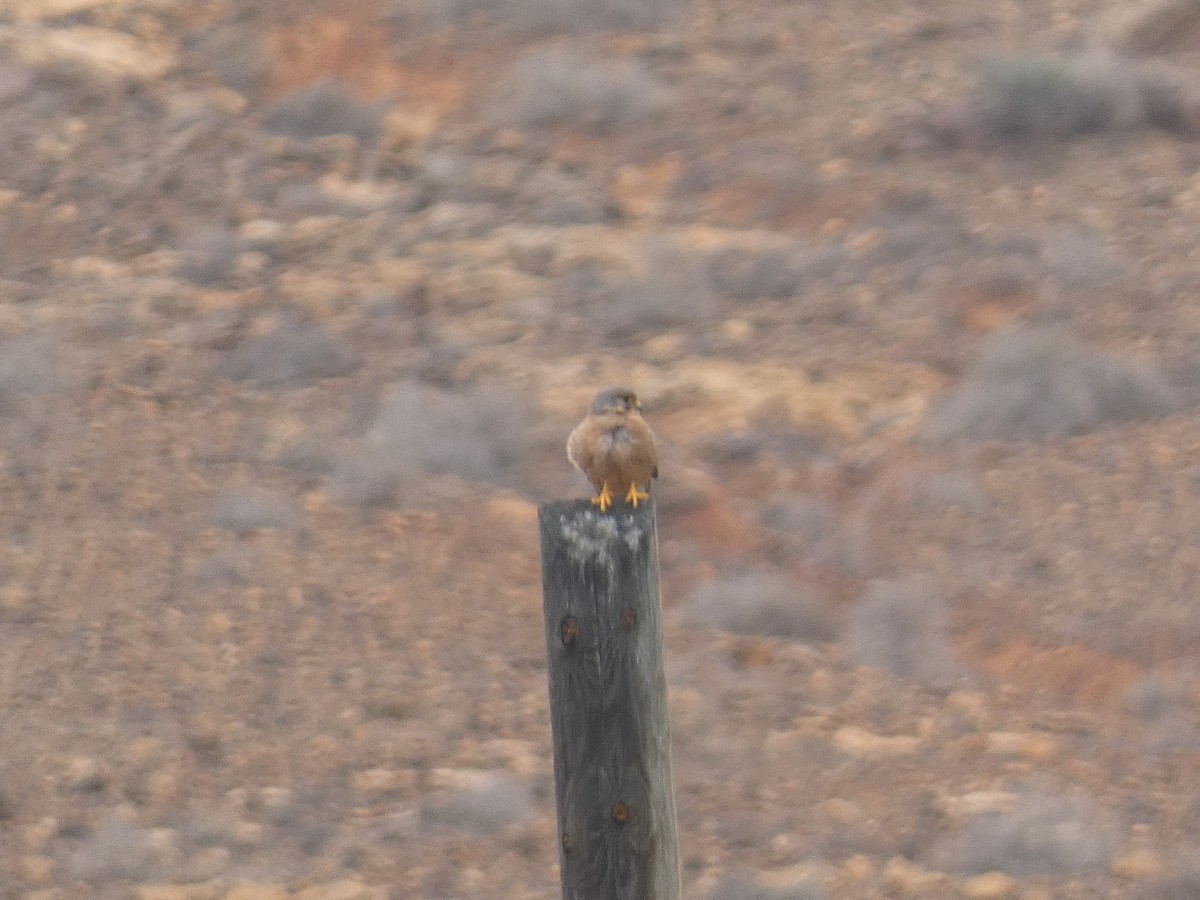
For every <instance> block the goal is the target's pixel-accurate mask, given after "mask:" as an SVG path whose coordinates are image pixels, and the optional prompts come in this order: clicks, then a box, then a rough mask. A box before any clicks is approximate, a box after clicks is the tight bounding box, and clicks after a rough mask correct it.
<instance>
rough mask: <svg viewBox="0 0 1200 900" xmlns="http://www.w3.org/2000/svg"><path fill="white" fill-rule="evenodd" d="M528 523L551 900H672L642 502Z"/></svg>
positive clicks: (663, 705)
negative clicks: (537, 539) (545, 672)
mask: <svg viewBox="0 0 1200 900" xmlns="http://www.w3.org/2000/svg"><path fill="white" fill-rule="evenodd" d="M538 519H539V521H540V523H541V535H542V597H543V608H544V611H545V619H546V652H547V656H548V658H549V674H550V725H551V730H552V732H553V741H554V789H555V796H556V798H557V801H558V838H559V845H558V860H559V865H560V867H561V870H562V895H563V900H680V896H681V892H680V882H679V847H678V841H677V838H676V833H675V797H674V795H673V793H672V788H671V732H670V727H669V725H668V721H667V686H666V677H665V676H664V674H663V649H662V616H661V611H660V607H659V599H658V536H657V533H656V530H655V520H654V502H653V501H647V502H646V503H643V504H640V505H639V506H638V507H637V508H636V509H634V508H632V507H630V506H627V505H625V504H623V503H621V502H620V501H618V502H617V504H616V506H614V507H613V508H612V509H610V510H608V511H607V512H600V510H599V509H597V508H596V507H595V506H594V505H593V504H592V503H591V502H590V501H588V500H578V501H563V502H555V503H546V504H543V505H542V506H541V508H540V509H539V510H538Z"/></svg>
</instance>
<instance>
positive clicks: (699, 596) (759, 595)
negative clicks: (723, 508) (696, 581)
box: [682, 572, 834, 643]
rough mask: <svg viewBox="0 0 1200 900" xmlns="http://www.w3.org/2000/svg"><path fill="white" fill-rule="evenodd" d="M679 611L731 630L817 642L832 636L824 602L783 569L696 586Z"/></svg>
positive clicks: (828, 611) (831, 618) (829, 619)
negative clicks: (780, 571)
mask: <svg viewBox="0 0 1200 900" xmlns="http://www.w3.org/2000/svg"><path fill="white" fill-rule="evenodd" d="M682 615H683V616H684V617H685V618H686V619H687V620H688V621H691V622H699V623H702V624H705V625H711V626H712V627H714V628H719V629H721V630H723V631H729V632H732V633H733V634H743V635H752V634H763V635H769V636H771V637H782V638H789V639H791V640H797V641H806V642H809V643H816V642H821V641H830V640H833V637H834V622H833V614H832V612H831V611H830V609H829V607H828V605H827V604H826V603H825V602H824V601H823V600H822V599H821V598H820V597H818V596H816V595H815V594H813V593H812V592H811V591H809V590H808V589H807V588H805V587H804V586H803V585H800V584H797V583H795V582H794V581H792V580H790V579H789V578H788V577H787V576H785V575H783V574H781V573H772V572H747V573H744V574H741V575H731V576H726V577H723V578H718V579H716V580H714V581H709V582H706V583H704V584H702V585H700V586H699V587H698V588H696V590H695V592H694V593H693V594H692V598H691V601H690V602H689V603H688V605H687V606H686V607H685V608H684V610H683V612H682Z"/></svg>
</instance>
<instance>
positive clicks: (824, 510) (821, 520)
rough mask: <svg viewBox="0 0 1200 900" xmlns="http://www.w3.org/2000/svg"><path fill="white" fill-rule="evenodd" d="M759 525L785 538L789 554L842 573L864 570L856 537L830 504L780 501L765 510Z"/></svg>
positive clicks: (811, 499)
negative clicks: (788, 539)
mask: <svg viewBox="0 0 1200 900" xmlns="http://www.w3.org/2000/svg"><path fill="white" fill-rule="evenodd" d="M763 524H764V525H766V526H767V527H768V528H771V529H774V530H775V531H776V532H779V533H781V534H782V535H786V536H788V537H789V538H790V539H791V540H790V542H789V548H791V549H790V550H789V552H790V553H793V554H797V553H798V554H801V555H802V557H803V558H804V559H807V560H811V561H812V562H815V563H817V564H819V565H822V566H829V567H831V568H833V569H837V570H840V571H842V572H846V573H861V572H863V571H864V570H865V569H866V568H867V567H868V562H867V561H868V559H869V553H868V552H867V551H866V548H865V547H864V546H863V543H862V540H861V537H860V536H857V535H855V534H854V532H853V529H852V528H849V527H847V523H846V522H845V521H843V520H842V518H841V517H840V516H839V515H838V513H837V510H836V509H834V508H833V507H832V506H831V505H830V504H828V503H826V502H824V501H823V500H820V499H818V498H816V497H810V496H805V495H795V496H790V497H783V498H781V499H780V500H779V501H778V502H777V503H774V504H772V505H771V506H769V507H767V508H766V510H765V511H764V513H763Z"/></svg>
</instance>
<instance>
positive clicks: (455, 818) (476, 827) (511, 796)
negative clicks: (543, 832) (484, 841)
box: [421, 772, 535, 835]
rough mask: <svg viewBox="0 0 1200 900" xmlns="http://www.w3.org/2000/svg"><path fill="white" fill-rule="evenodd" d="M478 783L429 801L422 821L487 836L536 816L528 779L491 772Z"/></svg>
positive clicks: (429, 824) (425, 805)
mask: <svg viewBox="0 0 1200 900" xmlns="http://www.w3.org/2000/svg"><path fill="white" fill-rule="evenodd" d="M478 782H479V783H478V784H469V785H462V786H458V787H454V788H450V789H448V790H445V791H442V792H441V793H439V794H435V795H434V796H432V797H430V798H428V799H427V800H426V802H425V803H424V805H423V806H422V808H421V821H422V822H423V823H424V824H425V825H427V826H433V827H443V828H458V829H462V830H464V831H469V832H473V833H475V834H479V835H488V834H497V833H498V832H500V831H502V830H503V829H504V828H506V827H507V826H509V825H513V824H517V823H520V822H524V821H528V820H529V819H531V818H532V817H533V815H534V810H535V804H534V801H533V791H532V789H531V785H530V783H529V781H528V779H523V778H517V777H515V776H512V775H509V774H507V773H503V772H489V773H485V774H481V776H480V777H479V778H478Z"/></svg>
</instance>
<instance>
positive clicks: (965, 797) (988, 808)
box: [935, 791, 1017, 819]
mask: <svg viewBox="0 0 1200 900" xmlns="http://www.w3.org/2000/svg"><path fill="white" fill-rule="evenodd" d="M935 805H936V806H937V810H938V812H940V813H942V814H943V815H945V816H948V817H950V818H952V819H973V818H975V817H977V816H982V815H987V814H989V813H1000V812H1012V811H1013V810H1015V809H1016V808H1017V795H1016V794H1013V793H1011V792H1009V791H969V792H967V793H965V794H960V795H957V796H945V797H939V798H938V799H937V801H936V804H935Z"/></svg>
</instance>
